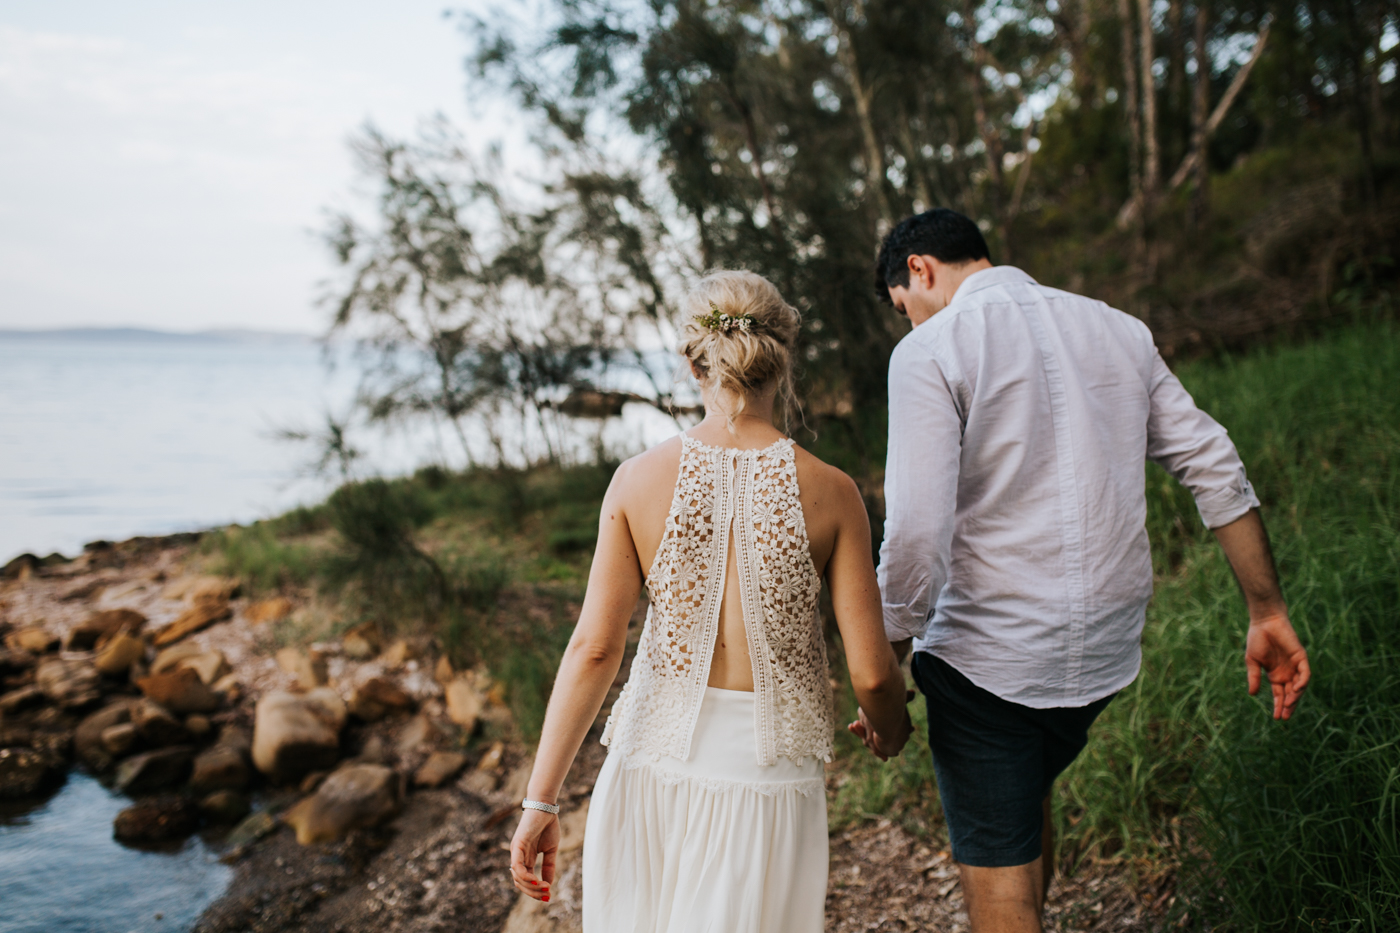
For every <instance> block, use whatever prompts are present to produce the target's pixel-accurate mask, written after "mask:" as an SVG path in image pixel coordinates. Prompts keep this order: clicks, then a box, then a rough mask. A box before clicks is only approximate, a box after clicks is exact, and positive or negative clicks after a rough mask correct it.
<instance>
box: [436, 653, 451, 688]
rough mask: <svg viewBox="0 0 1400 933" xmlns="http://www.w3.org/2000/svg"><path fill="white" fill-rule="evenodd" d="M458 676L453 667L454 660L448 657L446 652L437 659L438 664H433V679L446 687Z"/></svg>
mask: <svg viewBox="0 0 1400 933" xmlns="http://www.w3.org/2000/svg"><path fill="white" fill-rule="evenodd" d="M456 676H457V672H456V671H454V670H453V669H452V662H451V660H449V659H448V657H447V655H445V654H444V655H443V656H442V657H440V658H438V659H437V664H435V665H434V666H433V680H436V681H437V682H438V683H440V684H442V685H443V686H444V687H445V686H447V685H448V684H450V683H452V681H453V679H454V678H455V677H456Z"/></svg>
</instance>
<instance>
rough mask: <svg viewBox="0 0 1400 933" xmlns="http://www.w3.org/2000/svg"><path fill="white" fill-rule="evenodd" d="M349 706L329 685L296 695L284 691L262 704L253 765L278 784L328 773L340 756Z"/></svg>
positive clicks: (255, 730) (256, 725)
mask: <svg viewBox="0 0 1400 933" xmlns="http://www.w3.org/2000/svg"><path fill="white" fill-rule="evenodd" d="M344 725H345V704H344V703H343V702H342V701H341V699H340V696H339V695H338V694H337V693H336V692H335V691H334V690H331V689H330V688H328V687H319V688H317V689H315V690H312V691H310V692H308V693H305V694H301V695H297V694H292V693H284V692H282V691H280V690H278V691H273V692H272V693H269V694H267V695H266V696H264V697H263V698H262V699H260V700H259V701H258V706H257V711H256V712H255V714H254V718H253V764H254V765H256V766H257V768H258V770H259V771H261V772H262V773H263V774H265V775H267V776H268V777H269V778H271V779H272V780H273V781H275V782H277V783H279V784H285V783H288V782H290V781H296V780H299V779H301V778H302V777H303V776H305V775H306V774H307V772H310V771H324V770H326V769H327V768H330V767H331V766H332V765H334V764H335V762H336V759H337V758H339V757H340V729H341V727H342V726H344Z"/></svg>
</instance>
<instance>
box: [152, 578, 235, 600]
mask: <svg viewBox="0 0 1400 933" xmlns="http://www.w3.org/2000/svg"><path fill="white" fill-rule="evenodd" d="M237 592H238V581H237V580H235V579H234V578H232V577H216V576H212V575H210V576H196V577H181V578H180V579H178V580H175V581H174V582H172V583H171V584H169V585H168V586H166V588H165V590H164V591H163V592H162V593H161V594H160V595H161V596H163V597H164V598H166V599H190V600H193V601H194V602H199V601H201V600H209V599H214V600H218V599H223V600H229V599H232V598H233V597H234V595H235V594H237Z"/></svg>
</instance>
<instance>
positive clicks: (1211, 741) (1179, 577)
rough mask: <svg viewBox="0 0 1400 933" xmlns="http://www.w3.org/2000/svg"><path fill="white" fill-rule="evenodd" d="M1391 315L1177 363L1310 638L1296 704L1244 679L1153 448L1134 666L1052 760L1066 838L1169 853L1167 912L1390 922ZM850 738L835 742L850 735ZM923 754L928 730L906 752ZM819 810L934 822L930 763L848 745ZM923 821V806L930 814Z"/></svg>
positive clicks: (1203, 544) (1396, 753)
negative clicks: (1251, 690) (1235, 463)
mask: <svg viewBox="0 0 1400 933" xmlns="http://www.w3.org/2000/svg"><path fill="white" fill-rule="evenodd" d="M1397 374H1400V328H1397V326H1396V325H1395V324H1394V323H1393V322H1392V321H1388V320H1379V321H1376V320H1369V321H1358V322H1356V323H1354V324H1352V325H1350V326H1347V327H1343V328H1339V329H1337V330H1334V331H1332V332H1330V333H1328V334H1325V335H1323V336H1321V337H1320V338H1318V339H1316V340H1315V341H1313V342H1310V343H1307V344H1302V345H1291V346H1279V347H1275V348H1263V349H1259V350H1256V351H1254V352H1251V353H1249V354H1246V355H1242V356H1238V357H1228V358H1221V359H1216V360H1203V361H1198V362H1195V363H1192V364H1189V365H1186V366H1182V367H1181V368H1180V370H1179V375H1180V376H1181V378H1182V381H1183V382H1184V383H1185V384H1186V386H1187V388H1188V389H1190V390H1191V392H1192V393H1193V394H1194V395H1195V397H1196V399H1197V401H1198V402H1199V403H1200V405H1201V407H1202V408H1204V409H1205V410H1206V411H1208V412H1210V413H1211V414H1212V415H1214V416H1215V417H1216V418H1217V419H1218V420H1219V421H1221V423H1223V424H1225V425H1226V426H1227V427H1228V428H1229V430H1230V432H1231V436H1232V437H1233V438H1234V440H1235V442H1236V444H1237V445H1238V447H1239V449H1240V452H1241V454H1242V456H1243V457H1244V460H1245V463H1246V465H1247V466H1248V468H1249V471H1250V478H1251V480H1252V482H1253V483H1254V486H1255V488H1256V490H1257V491H1258V493H1259V495H1260V498H1261V500H1262V501H1263V512H1264V516H1265V520H1266V522H1267V524H1268V525H1269V528H1270V532H1271V534H1272V536H1273V541H1274V548H1275V552H1276V555H1277V557H1278V562H1279V565H1280V573H1281V576H1282V579H1283V585H1284V590H1285V595H1286V597H1287V599H1288V601H1289V606H1290V610H1291V614H1292V616H1293V620H1294V624H1295V625H1296V626H1297V628H1298V630H1299V632H1300V634H1301V636H1302V637H1303V639H1304V642H1305V644H1306V645H1307V647H1308V649H1309V653H1310V656H1311V660H1312V667H1313V676H1314V681H1313V685H1312V687H1311V688H1310V689H1309V691H1308V694H1307V696H1306V698H1305V699H1304V701H1303V704H1302V705H1301V707H1300V708H1299V711H1298V714H1297V715H1296V716H1295V717H1294V718H1293V720H1291V721H1290V722H1287V723H1278V722H1274V721H1273V720H1272V719H1271V718H1270V714H1269V708H1268V706H1267V704H1266V703H1265V702H1264V701H1263V700H1262V699H1261V698H1251V697H1249V696H1247V694H1246V691H1245V680H1244V665H1243V661H1242V655H1243V647H1244V632H1245V627H1246V615H1245V610H1244V605H1243V601H1242V599H1241V598H1240V596H1239V595H1238V592H1237V588H1236V586H1235V583H1234V580H1233V578H1232V577H1231V575H1230V572H1229V569H1228V567H1227V565H1226V563H1225V560H1224V558H1223V556H1222V554H1221V553H1220V551H1219V548H1218V547H1217V546H1216V545H1215V544H1214V541H1213V539H1212V538H1211V537H1210V535H1209V534H1208V532H1206V531H1205V529H1203V528H1202V527H1201V525H1200V520H1199V518H1197V517H1196V514H1195V509H1194V507H1193V505H1192V502H1191V499H1190V496H1189V495H1188V494H1186V493H1185V492H1184V491H1182V490H1181V489H1180V488H1179V487H1177V486H1176V484H1175V483H1173V482H1172V481H1171V480H1170V479H1168V478H1167V477H1166V476H1165V474H1164V473H1162V471H1160V470H1158V469H1157V468H1155V467H1151V468H1149V469H1148V473H1147V481H1146V483H1147V486H1146V488H1147V492H1148V502H1149V518H1148V529H1149V533H1150V535H1151V538H1152V541H1153V547H1154V560H1155V565H1156V567H1157V571H1158V584H1157V592H1156V596H1155V598H1154V600H1153V603H1152V606H1151V608H1150V610H1149V614H1148V625H1147V630H1146V632H1145V634H1144V641H1143V668H1142V673H1141V675H1140V676H1139V677H1138V679H1137V680H1136V681H1135V682H1134V683H1133V684H1132V685H1131V686H1130V687H1128V688H1127V689H1126V690H1124V691H1123V692H1122V693H1121V694H1120V695H1119V697H1118V698H1117V699H1115V700H1114V702H1113V703H1112V705H1110V706H1109V708H1108V710H1107V711H1105V713H1104V714H1103V715H1102V716H1101V717H1100V719H1099V722H1098V723H1097V724H1096V726H1095V728H1094V730H1093V732H1092V733H1091V741H1090V744H1089V747H1088V748H1086V750H1085V752H1084V754H1083V755H1081V757H1080V759H1079V760H1078V761H1077V762H1076V763H1075V764H1074V765H1073V766H1072V767H1071V768H1070V770H1069V771H1068V772H1066V774H1065V776H1064V777H1063V778H1062V779H1061V781H1060V784H1059V787H1058V789H1057V794H1056V818H1057V823H1058V831H1059V832H1058V834H1059V838H1060V839H1061V850H1060V851H1061V858H1062V861H1063V862H1065V863H1066V864H1067V865H1069V866H1071V867H1072V866H1073V864H1074V863H1075V862H1076V861H1077V860H1078V859H1081V858H1084V857H1089V856H1092V857H1099V858H1104V857H1112V858H1119V859H1122V860H1125V861H1127V862H1130V863H1133V864H1144V863H1146V864H1157V865H1160V864H1163V863H1168V864H1173V865H1177V866H1179V868H1180V870H1181V871H1182V874H1183V884H1184V887H1183V888H1182V889H1181V890H1182V891H1183V893H1185V894H1186V895H1187V896H1186V897H1185V898H1179V899H1178V901H1179V903H1178V905H1177V908H1176V916H1177V918H1178V919H1179V918H1181V917H1183V916H1186V915H1188V912H1189V916H1188V919H1191V918H1194V921H1195V922H1196V923H1201V922H1210V923H1214V924H1215V925H1216V926H1217V928H1219V925H1220V924H1222V923H1223V924H1225V927H1226V928H1228V929H1232V930H1240V931H1245V930H1250V931H1252V930H1261V931H1262V930H1301V929H1309V930H1311V929H1333V930H1334V929H1346V930H1358V931H1360V930H1368V931H1369V930H1374V931H1381V930H1390V929H1394V928H1395V924H1396V920H1395V918H1396V917H1400V388H1398V387H1397V378H1396V377H1397ZM852 745H853V743H851V742H847V741H843V743H842V752H843V753H847V752H849V753H851V754H855V752H856V750H855V749H854V748H852V747H851V746H852ZM906 755H907V756H908V755H912V756H914V757H916V758H923V756H924V755H925V750H924V748H923V747H922V746H918V747H917V748H915V747H912V746H911V749H910V752H909V753H906ZM848 767H849V768H850V770H849V772H848V773H847V774H846V775H845V778H844V783H843V784H842V786H841V787H840V789H839V790H838V791H837V793H836V795H835V799H834V800H833V802H832V815H833V826H840V825H842V824H843V822H848V821H850V820H851V819H858V818H860V817H861V816H862V815H864V814H881V813H888V812H889V811H890V810H891V808H892V809H893V811H894V813H895V814H896V815H901V814H902V815H906V817H907V818H908V819H910V820H911V821H914V822H936V819H937V804H936V800H935V799H934V798H935V796H936V792H935V791H934V790H933V788H932V786H931V782H930V774H929V769H928V768H927V766H926V765H925V764H924V763H923V762H921V761H901V762H900V763H899V764H898V765H897V766H896V767H895V768H882V767H879V766H878V765H876V764H875V763H874V762H873V760H871V759H866V758H860V757H856V758H853V759H851V760H850V764H849V766H848ZM932 831H933V832H935V833H937V832H938V828H937V827H936V826H934V827H933V829H932Z"/></svg>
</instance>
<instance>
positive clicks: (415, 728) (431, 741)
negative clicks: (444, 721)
mask: <svg viewBox="0 0 1400 933" xmlns="http://www.w3.org/2000/svg"><path fill="white" fill-rule="evenodd" d="M440 741H442V732H441V731H440V730H439V729H438V727H437V726H436V725H435V724H434V723H433V721H432V720H431V719H430V718H428V716H427V714H426V713H419V714H418V715H417V716H414V717H413V718H412V719H410V720H409V721H408V722H407V723H406V724H405V725H404V727H403V729H402V730H401V731H400V732H399V738H398V742H397V743H396V744H397V747H398V752H399V755H401V756H402V757H404V758H408V757H410V756H411V755H414V754H416V753H417V752H421V751H431V750H432V749H433V746H435V745H437V743H438V742H440Z"/></svg>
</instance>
